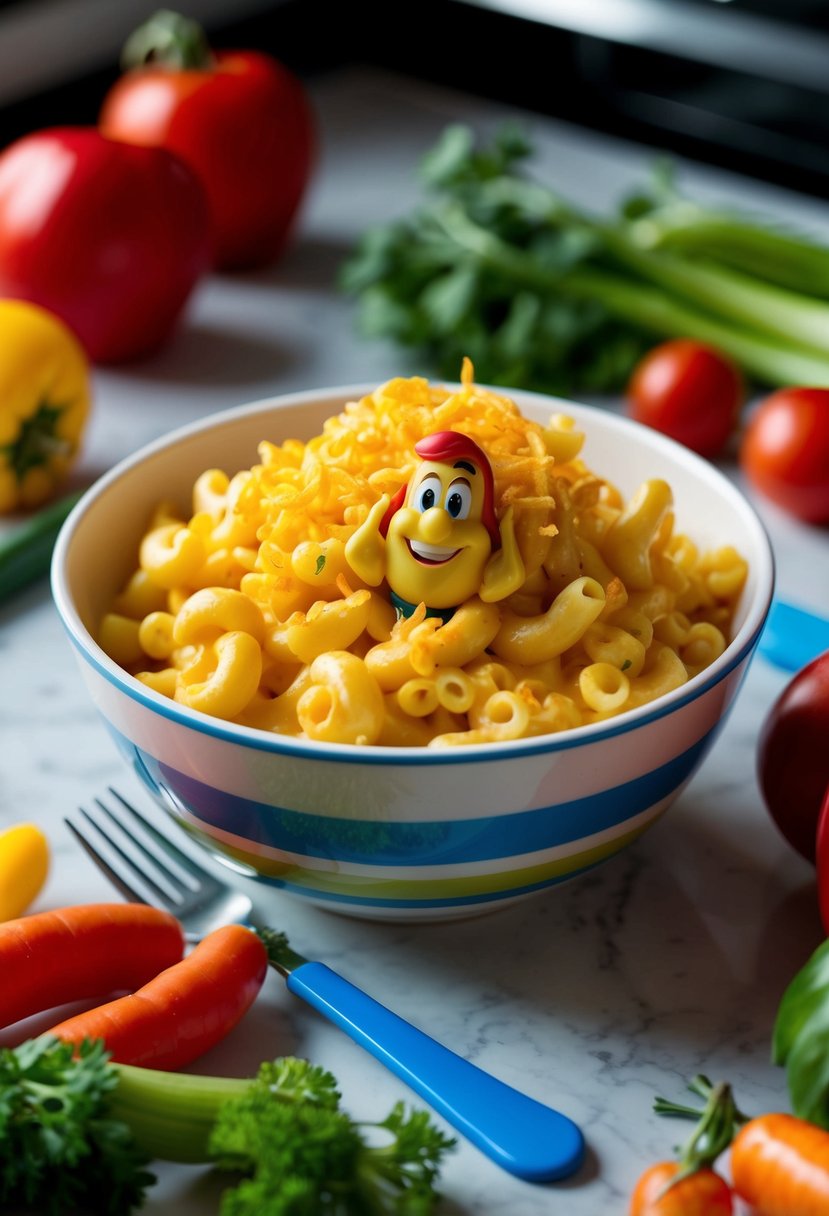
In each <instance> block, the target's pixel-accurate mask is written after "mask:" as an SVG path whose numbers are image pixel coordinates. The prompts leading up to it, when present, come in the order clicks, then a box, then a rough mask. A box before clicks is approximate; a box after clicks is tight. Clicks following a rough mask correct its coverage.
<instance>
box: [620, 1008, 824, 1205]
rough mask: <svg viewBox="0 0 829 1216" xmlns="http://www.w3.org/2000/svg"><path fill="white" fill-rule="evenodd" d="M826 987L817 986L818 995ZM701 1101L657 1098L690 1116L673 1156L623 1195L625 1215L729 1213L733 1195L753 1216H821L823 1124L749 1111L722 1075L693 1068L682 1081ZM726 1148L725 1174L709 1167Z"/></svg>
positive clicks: (660, 1105)
mask: <svg viewBox="0 0 829 1216" xmlns="http://www.w3.org/2000/svg"><path fill="white" fill-rule="evenodd" d="M825 996H826V993H824V999H825ZM688 1088H689V1089H690V1090H691V1092H692V1093H694V1094H696V1095H697V1096H698V1097H699V1098H702V1100H703V1101H704V1103H705V1105H704V1107H703V1108H702V1109H701V1110H700V1109H697V1108H696V1107H692V1106H686V1105H682V1104H680V1103H677V1102H668V1101H666V1100H665V1099H664V1098H657V1099H656V1101H655V1103H654V1109H655V1110H656V1111H657V1112H658V1113H659V1114H663V1115H677V1116H680V1117H681V1118H690V1119H694V1120H695V1123H696V1125H695V1127H694V1130H693V1132H692V1134H691V1136H690V1138H689V1139H688V1141H687V1142H686V1144H685V1145H684V1146H683V1147H682V1149H681V1150H680V1153H679V1156H678V1158H677V1159H675V1160H671V1161H662V1162H658V1163H657V1164H656V1165H652V1166H650V1167H649V1168H648V1169H647V1170H645V1172H644V1173H643V1174H642V1176H641V1177H640V1178H639V1180H638V1182H637V1184H636V1186H635V1188H634V1191H633V1194H632V1196H631V1201H630V1207H629V1216H731V1213H732V1212H733V1211H734V1210H735V1207H734V1198H735V1196H738V1197H739V1198H740V1199H742V1200H743V1201H744V1202H745V1203H747V1204H750V1205H751V1210H752V1212H755V1213H757V1216H822V1214H823V1213H825V1212H827V1211H829V1132H828V1131H826V1130H825V1125H824V1126H823V1127H822V1126H818V1125H817V1124H816V1123H814V1122H810V1121H808V1120H806V1119H803V1118H799V1117H797V1116H796V1115H790V1114H784V1113H777V1112H775V1113H771V1114H764V1115H758V1116H757V1117H755V1118H749V1116H748V1115H744V1114H743V1113H742V1111H740V1110H739V1109H738V1107H737V1106H736V1104H735V1102H734V1096H733V1094H732V1091H731V1086H730V1085H729V1084H728V1083H727V1082H721V1083H720V1084H719V1085H712V1084H711V1082H710V1081H709V1080H708V1078H707V1077H704V1076H701V1075H700V1076H697V1077H695V1078H694V1080H693V1081H692V1082H691V1084H690V1085H689V1087H688ZM728 1150H730V1160H729V1164H730V1174H731V1182H730V1184H729V1182H727V1181H726V1179H725V1178H724V1177H723V1175H722V1174H721V1173H720V1172H719V1171H718V1170H717V1169H715V1168H714V1166H715V1165H716V1164H717V1162H718V1159H719V1158H720V1157H721V1156H723V1155H724V1154H725V1153H726V1151H728Z"/></svg>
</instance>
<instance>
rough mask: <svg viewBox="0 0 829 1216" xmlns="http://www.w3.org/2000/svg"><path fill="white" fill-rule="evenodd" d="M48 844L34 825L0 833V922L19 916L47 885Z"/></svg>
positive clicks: (8, 829)
mask: <svg viewBox="0 0 829 1216" xmlns="http://www.w3.org/2000/svg"><path fill="white" fill-rule="evenodd" d="M48 872H49V842H48V841H47V839H46V837H45V836H44V834H43V832H41V830H40V828H39V827H36V826H35V824H33V823H18V824H15V826H14V827H12V828H7V829H6V831H5V832H0V921H4V920H14V919H15V917H18V916H22V915H23V913H24V912H25V911H26V909H27V908H28V906H29V904H31V903H32V902H33V901H34V899H35V898H36V896H37V895H38V893H39V892H40V889H41V887H42V886H43V884H44V883H45V881H46V875H47V874H48Z"/></svg>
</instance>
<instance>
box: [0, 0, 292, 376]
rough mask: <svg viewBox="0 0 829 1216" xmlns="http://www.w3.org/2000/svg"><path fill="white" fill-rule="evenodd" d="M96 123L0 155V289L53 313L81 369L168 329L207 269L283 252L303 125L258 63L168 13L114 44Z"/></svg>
mask: <svg viewBox="0 0 829 1216" xmlns="http://www.w3.org/2000/svg"><path fill="white" fill-rule="evenodd" d="M124 67H125V71H124V73H123V75H122V76H121V78H120V79H119V80H118V81H117V82H116V83H115V85H114V86H113V87H112V88H111V89H110V90H109V92H108V93H107V94H106V96H105V97H104V98H103V105H102V108H101V114H100V117H99V122H98V124H97V126H95V125H89V126H78V127H66V126H55V127H50V128H47V129H45V130H40V131H35V132H33V133H31V134H29V135H26V136H24V137H22V138H21V139H18V140H16V141H15V142H14V143H12V144H11V145H10V146H9V147H8V148H6V149H5V150H4V151H3V152H2V154H0V297H9V298H14V299H23V300H29V301H31V302H32V303H35V304H39V305H41V306H42V307H43V308H46V309H48V310H49V311H50V312H53V313H54V314H55V315H56V316H58V317H60V318H61V319H62V320H63V321H64V322H65V323H66V324H67V325H68V326H69V327H70V328H71V329H72V330H73V332H74V333H75V334H76V336H77V337H78V339H79V340H80V342H81V343H82V345H83V347H84V349H85V350H86V352H87V354H88V356H89V358H90V359H91V360H92V361H93V362H95V363H120V362H124V361H128V360H132V359H136V358H139V357H141V356H143V355H146V354H148V353H149V352H151V351H153V350H155V349H156V348H157V347H159V346H160V345H161V344H162V343H164V342H165V341H166V340H167V339H168V338H169V337H170V335H171V333H172V332H173V330H174V327H175V325H176V323H177V321H178V318H179V317H180V315H181V313H182V311H183V309H184V307H185V305H186V303H187V301H188V299H189V297H190V295H191V293H192V291H193V289H194V287H195V286H196V284H197V283H198V282H199V280H200V279H201V277H202V276H203V275H204V274H205V273H206V272H207V271H208V270H210V269H219V270H224V269H229V268H239V267H243V266H244V267H251V266H264V265H267V264H268V263H270V262H272V261H273V260H274V259H275V258H277V257H278V256H279V254H280V253H281V252H282V250H283V248H284V246H285V243H286V241H287V240H288V237H289V234H290V231H291V227H292V224H293V222H294V219H295V216H296V213H297V210H298V207H299V205H300V202H301V200H302V197H303V194H304V192H305V188H306V186H307V183H308V180H309V177H310V173H311V168H312V163H313V155H314V142H315V137H314V122H313V118H312V114H311V109H310V105H309V102H308V100H307V97H306V94H305V90H304V88H303V87H302V85H301V84H300V82H299V81H298V80H297V79H296V78H295V77H294V76H293V74H292V73H291V72H289V71H288V69H287V68H286V67H285V66H284V65H283V64H281V63H279V62H278V61H277V60H276V59H274V58H273V57H272V56H269V55H264V54H259V53H257V52H254V51H232V52H230V51H219V52H214V51H213V50H212V49H211V47H210V46H209V45H208V42H207V39H206V38H205V36H204V33H203V31H202V30H201V29H200V27H199V26H198V25H197V24H196V23H195V22H193V21H191V20H188V19H186V18H184V17H182V16H181V15H180V14H177V13H173V12H169V11H163V12H161V13H157V14H156V15H155V16H154V17H153V18H151V19H150V21H148V22H147V24H146V25H145V26H143V27H142V28H141V29H140V30H137V31H136V32H135V34H134V35H132V37H131V38H130V39H129V41H128V44H127V47H126V48H125V60H124Z"/></svg>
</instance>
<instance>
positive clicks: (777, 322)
mask: <svg viewBox="0 0 829 1216" xmlns="http://www.w3.org/2000/svg"><path fill="white" fill-rule="evenodd" d="M602 236H603V239H604V243H605V245H606V247H607V248H608V250H609V251H610V253H611V254H612V255H613V257H614V258H615V259H616V260H618V261H619V262H620V263H621V264H622V265H624V266H626V267H627V268H628V269H630V270H633V271H635V272H636V273H637V274H639V275H641V276H642V278H644V279H648V280H650V281H651V282H653V283H656V284H658V285H659V286H660V287H665V288H667V289H668V290H669V291H676V292H679V294H680V295H683V296H685V297H686V298H687V299H689V300H690V301H691V302H692V303H694V304H695V305H698V306H699V307H700V308H703V309H705V310H710V311H711V312H714V313H717V314H718V315H719V316H721V317H726V318H728V319H729V320H732V321H736V322H738V323H739V324H741V325H746V326H748V327H749V328H751V329H757V330H760V331H761V332H762V333H768V334H771V335H773V336H774V337H778V338H781V339H782V340H783V341H784V342H787V343H791V344H792V345H794V346H803V347H812V348H813V349H814V350H816V351H818V352H819V353H821V354H824V355H826V356H827V357H829V304H825V303H823V301H821V300H816V299H814V298H812V297H811V296H803V295H798V294H797V293H795V292H792V291H789V290H787V289H785V288H782V287H778V286H775V285H773V284H771V283H766V282H763V281H761V280H760V279H756V278H753V277H751V276H749V275H746V274H744V273H742V272H740V271H737V270H731V269H727V268H725V267H720V266H715V265H714V264H713V263H710V262H692V261H689V260H688V259H687V258H678V257H675V256H673V255H672V254H665V253H643V252H642V251H641V250H639V249H637V248H636V247H635V246H634V245H632V244H631V243H630V242H629V241H626V240H625V239H624V238H621V237H619V236H618V235H617V234H616V233H613V232H610V231H608V230H607V229H603V230H602Z"/></svg>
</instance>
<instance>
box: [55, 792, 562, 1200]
mask: <svg viewBox="0 0 829 1216" xmlns="http://www.w3.org/2000/svg"><path fill="white" fill-rule="evenodd" d="M109 793H110V795H111V796H112V797H113V798H114V799H115V800H116V803H117V807H118V809H117V810H115V809H113V807H112V805H110V804H108V803H107V802H104V801H103V800H102V799H100V798H96V799H95V800H94V802H95V805H96V806H97V807H98V811H99V813H98V814H97V815H96V816H94V817H93V816H92V815H91V814H90V813H89V812H88V811H86V810H85V809H84V808H83V807H80V808H78V812H79V817H78V818H76V819H71V818H68V817H67V818H66V819H65V821H64V822H65V823H66V825H67V827H68V828H69V829H70V831H71V832H72V833H73V835H74V836H75V838H76V839H77V840H78V841H79V843H80V844H81V845H82V846H83V848H84V849H85V850H86V852H87V853H88V854H89V856H90V857H91V858H92V860H93V861H94V862H95V864H96V865H97V866H99V867H100V869H101V870H103V872H104V873H105V874H106V876H107V877H108V878H109V879H110V881H111V882H112V883H113V884H114V885H115V886H116V887H117V888H118V890H119V891H120V892H121V894H122V895H124V896H125V897H126V898H127V899H128V900H131V901H133V902H136V901H137V902H139V903H147V904H152V905H154V906H156V907H161V908H164V909H166V910H167V911H169V912H172V913H173V915H174V916H176V917H177V919H178V920H179V921H180V922H181V924H182V927H183V929H184V931H185V934H186V936H187V938H188V940H189V941H197V940H199V939H200V938H201V937H203V936H205V934H207V933H209V932H210V931H211V930H212V929H217V928H219V927H220V926H221V925H226V924H228V923H230V922H236V923H239V924H247V925H249V926H250V927H251V928H257V927H260V926H257V925H256V924H255V922H254V916H253V904H252V901H251V900H250V899H249V898H248V896H247V895H245V894H244V893H243V892H241V891H235V890H233V888H232V887H230V886H229V885H228V884H227V883H224V882H222V881H221V879H219V878H217V877H216V876H215V875H214V874H212V873H211V872H210V871H209V870H207V869H206V868H205V867H204V866H202V865H200V864H199V862H198V861H196V859H195V857H194V856H193V854H192V853H191V852H189V851H188V852H185V851H184V850H183V849H180V848H179V847H178V845H176V844H174V842H173V841H172V840H170V839H169V837H168V836H166V835H165V834H164V833H163V832H160V831H159V830H158V828H156V827H155V825H154V824H153V823H152V822H151V821H150V820H149V819H148V818H147V817H146V816H144V815H143V814H141V812H140V811H138V810H136V808H135V807H134V806H132V805H131V804H130V803H129V802H127V800H126V799H125V798H123V797H122V796H121V795H120V794H118V793H117V792H116V791H115V790H113V789H110V790H109ZM113 829H115V830H113ZM100 839H103V840H104V841H106V844H107V850H106V852H105V853H104V852H101V848H100V844H99V843H96V842H97V841H99V840H100ZM195 847H196V848H198V846H197V845H196V846H195ZM268 944H269V955H270V959H271V963H272V965H273V966H274V967H275V968H276V969H277V970H278V971H279V972H280V974H281V975H283V976H284V977H285V981H286V984H287V987H288V989H289V990H290V991H291V992H292V993H294V994H295V995H296V996H299V997H301V998H302V999H303V1000H304V1001H307V1003H308V1004H309V1005H311V1006H312V1007H313V1008H314V1009H316V1010H318V1012H319V1013H321V1014H322V1015H323V1016H324V1017H326V1018H328V1020H329V1021H331V1022H333V1023H334V1025H336V1026H339V1027H340V1029H341V1030H344V1031H345V1033H346V1034H347V1035H348V1036H349V1037H350V1038H352V1039H353V1040H354V1041H355V1042H356V1043H359V1044H360V1046H361V1047H364V1048H366V1050H367V1051H369V1052H370V1053H371V1054H372V1055H373V1056H374V1057H375V1058H376V1059H378V1060H380V1062H381V1063H383V1064H385V1065H386V1067H387V1068H389V1069H391V1071H392V1072H393V1073H394V1074H395V1075H396V1076H398V1077H400V1079H401V1080H402V1081H404V1082H405V1083H406V1084H407V1085H408V1086H410V1088H411V1089H413V1090H414V1091H415V1093H417V1094H419V1095H420V1097H421V1098H423V1099H424V1100H425V1101H426V1102H428V1103H429V1104H430V1105H431V1106H432V1107H433V1108H434V1109H435V1110H436V1111H438V1113H439V1114H441V1115H442V1116H443V1117H444V1118H445V1119H446V1120H447V1122H448V1123H450V1124H451V1125H452V1126H453V1127H454V1128H455V1129H456V1130H457V1131H459V1132H461V1133H462V1134H463V1135H464V1136H466V1137H467V1139H469V1140H470V1141H471V1142H472V1143H473V1144H475V1145H476V1146H477V1147H478V1148H479V1149H480V1150H481V1151H482V1152H484V1153H485V1154H486V1155H487V1156H488V1157H490V1158H491V1159H492V1160H493V1161H495V1162H496V1163H497V1164H498V1165H500V1166H501V1167H502V1168H503V1169H505V1170H507V1171H508V1172H509V1173H511V1174H515V1175H516V1176H517V1177H519V1178H523V1179H525V1180H526V1181H529V1182H551V1181H555V1180H556V1179H560V1178H565V1177H567V1176H569V1175H570V1174H572V1173H574V1172H575V1170H577V1169H578V1168H579V1166H580V1165H581V1163H582V1160H583V1157H584V1137H583V1136H582V1133H581V1131H580V1130H579V1128H578V1127H577V1126H576V1124H575V1123H573V1121H572V1120H571V1119H569V1118H568V1117H567V1116H566V1115H563V1114H561V1113H560V1112H559V1111H556V1110H553V1109H551V1108H550V1107H549V1106H545V1105H543V1104H542V1103H541V1102H537V1101H536V1100H535V1099H534V1098H530V1097H528V1096H527V1095H526V1094H522V1093H519V1091H518V1090H515V1089H512V1088H511V1087H510V1086H509V1085H505V1084H504V1082H502V1081H499V1080H497V1079H496V1078H495V1077H493V1076H491V1075H490V1074H489V1073H486V1072H484V1071H483V1070H482V1069H480V1068H478V1067H477V1065H475V1064H471V1063H470V1062H469V1061H468V1060H464V1059H463V1057H461V1056H458V1055H455V1053H454V1052H451V1051H449V1049H448V1048H446V1047H444V1046H442V1045H441V1044H440V1043H438V1042H437V1041H436V1040H435V1039H432V1038H430V1037H429V1036H428V1035H426V1034H424V1033H423V1032H422V1031H420V1030H417V1029H416V1028H415V1027H414V1026H412V1025H411V1024H410V1023H408V1022H406V1021H404V1020H403V1018H401V1017H398V1015H397V1014H395V1013H392V1012H391V1010H389V1009H387V1008H386V1007H385V1006H384V1005H381V1004H379V1002H377V1001H375V1000H374V999H373V998H372V997H370V996H368V995H367V994H366V993H365V992H362V991H361V990H360V989H359V988H357V987H355V986H354V985H353V984H351V983H349V981H348V980H346V979H344V978H343V977H342V976H340V975H338V974H337V973H336V972H335V971H332V970H331V969H330V968H329V967H327V966H325V964H323V963H318V962H309V961H308V959H306V958H303V956H302V955H301V954H297V953H296V951H294V950H293V949H291V947H290V945H289V944H288V940H287V938H286V937H285V936H284V934H277V933H275V932H274V931H269V932H268Z"/></svg>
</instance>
